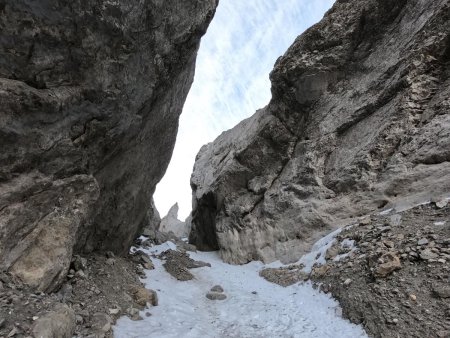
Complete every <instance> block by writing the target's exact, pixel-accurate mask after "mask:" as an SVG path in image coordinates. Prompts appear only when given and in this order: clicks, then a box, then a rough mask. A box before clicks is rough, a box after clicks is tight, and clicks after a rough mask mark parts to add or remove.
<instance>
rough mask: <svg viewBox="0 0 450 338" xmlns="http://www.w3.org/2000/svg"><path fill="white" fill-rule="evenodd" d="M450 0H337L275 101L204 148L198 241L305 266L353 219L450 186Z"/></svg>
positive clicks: (196, 193)
mask: <svg viewBox="0 0 450 338" xmlns="http://www.w3.org/2000/svg"><path fill="white" fill-rule="evenodd" d="M449 32H450V2H449V1H448V0H437V1H429V0H410V1H407V0H402V1H389V0H359V1H348V0H338V1H336V3H335V5H334V6H333V8H332V9H331V10H329V11H328V12H327V13H326V15H325V17H324V18H323V20H322V21H321V22H319V23H318V24H316V25H315V26H313V27H311V28H310V29H309V30H307V31H306V32H305V33H304V34H302V35H301V36H299V37H298V38H297V39H296V41H295V42H294V44H293V45H292V46H291V47H290V48H289V49H288V51H287V52H286V53H285V55H283V56H282V57H281V58H279V59H278V60H277V62H276V64H275V68H274V70H273V72H272V73H271V75H270V78H271V81H272V100H271V101H270V103H269V104H268V106H266V107H265V108H263V109H261V110H259V111H257V112H256V114H255V115H253V116H252V117H250V118H249V119H247V120H244V121H242V122H241V123H240V124H238V125H237V126H236V127H234V128H233V129H231V130H229V131H226V132H224V133H223V134H222V135H220V136H219V137H218V138H217V139H216V140H215V141H214V142H212V143H210V144H207V145H205V146H203V147H202V149H201V150H200V152H199V154H198V156H197V159H196V163H195V167H194V172H193V174H192V178H191V185H192V189H193V205H194V209H193V214H192V231H191V234H190V242H191V243H193V244H195V245H197V247H199V248H200V249H206V250H209V249H219V250H220V251H221V255H222V257H223V259H224V260H225V261H227V262H232V263H245V262H248V261H251V260H258V259H261V260H264V261H272V260H275V259H281V260H282V261H295V260H296V259H298V258H299V256H300V255H301V254H303V253H304V252H305V251H307V250H308V249H309V248H310V246H311V244H312V243H314V242H315V240H316V239H318V238H319V237H321V236H322V235H323V234H324V233H327V232H329V231H330V230H331V229H333V228H335V227H338V226H339V225H340V224H343V223H345V221H346V220H347V219H349V218H351V217H355V216H360V215H364V214H367V213H370V212H373V211H374V210H377V209H381V208H383V207H387V206H389V205H391V204H394V203H396V202H398V201H402V200H405V199H407V200H408V202H409V203H414V202H417V201H421V200H425V199H428V198H429V197H430V196H434V197H437V198H439V196H443V195H445V194H446V193H447V192H450V100H449V98H450V33H449Z"/></svg>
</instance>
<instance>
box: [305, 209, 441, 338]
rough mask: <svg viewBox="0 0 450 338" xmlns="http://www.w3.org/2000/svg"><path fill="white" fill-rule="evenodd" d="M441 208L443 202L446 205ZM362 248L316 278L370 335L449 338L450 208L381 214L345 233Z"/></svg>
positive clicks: (346, 314) (343, 234)
mask: <svg viewBox="0 0 450 338" xmlns="http://www.w3.org/2000/svg"><path fill="white" fill-rule="evenodd" d="M441 206H442V205H441ZM350 240H354V241H355V245H356V250H352V252H350V254H349V255H348V256H347V257H344V258H342V259H340V260H339V261H334V256H335V255H328V256H327V258H328V259H327V264H326V265H323V266H320V267H316V268H315V269H313V272H312V273H311V278H312V279H313V280H314V281H315V285H316V286H317V287H319V288H320V290H322V291H324V292H326V293H328V292H331V294H332V295H333V296H334V297H335V298H336V299H338V300H339V302H340V304H341V306H342V309H343V315H344V317H346V318H348V319H350V320H351V321H352V322H354V323H358V324H363V325H364V327H365V329H366V331H367V333H368V334H369V335H370V336H371V337H386V338H388V337H418V338H419V337H450V301H449V298H448V297H450V289H449V285H450V264H449V263H450V207H449V206H443V207H442V208H438V207H437V206H436V205H435V204H432V205H424V206H419V207H416V208H414V209H411V210H408V211H405V212H402V213H399V214H393V215H386V216H381V215H375V216H371V217H370V218H367V219H365V220H363V221H361V222H360V223H359V224H356V225H355V226H353V227H350V228H347V229H345V230H344V231H343V232H341V233H340V234H339V235H338V237H337V243H336V244H337V245H338V246H340V245H342V243H345V242H348V241H350Z"/></svg>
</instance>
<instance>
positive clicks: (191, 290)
mask: <svg viewBox="0 0 450 338" xmlns="http://www.w3.org/2000/svg"><path fill="white" fill-rule="evenodd" d="M167 249H175V245H173V244H172V243H171V242H168V243H165V244H162V245H159V246H154V247H152V248H151V249H149V250H146V251H147V253H148V254H150V255H152V254H156V253H160V252H162V251H164V250H167ZM189 254H190V256H191V257H192V258H193V259H195V260H200V261H204V262H209V263H210V264H211V267H203V268H198V269H195V270H192V272H193V274H194V275H195V278H194V279H193V280H191V281H185V282H180V281H177V280H176V279H175V278H173V277H172V276H171V275H169V274H168V273H167V272H166V271H165V270H164V267H163V266H162V263H163V262H162V261H160V260H159V259H154V264H155V269H154V270H151V271H147V278H146V279H145V283H146V286H147V287H148V288H151V289H154V290H157V292H158V296H159V306H157V307H153V308H151V309H150V310H149V311H145V312H151V314H152V315H151V316H149V317H147V316H146V315H145V313H142V317H143V318H144V319H143V320H141V321H131V320H130V319H129V318H127V317H123V318H121V319H120V320H119V321H118V323H117V325H116V326H115V329H114V335H115V337H116V338H127V337H128V338H131V337H133V338H135V337H136V338H137V337H142V338H144V337H155V338H156V337H157V338H169V337H174V338H175V337H176V338H179V337H192V338H197V337H208V338H209V337H211V338H213V337H214V338H215V337H217V338H222V337H240V338H244V337H248V338H259V337H261V338H262V337H264V338H267V337H301V338H308V337H311V338H312V337H314V338H320V337H340V338H346V337H348V338H350V337H351V338H356V337H366V334H365V332H364V330H363V329H362V328H361V327H360V326H357V325H353V324H351V323H350V322H348V321H347V320H345V319H343V318H342V317H341V316H340V313H341V310H340V308H339V305H338V303H337V302H336V301H335V300H333V299H332V298H331V297H330V296H328V295H325V294H323V293H319V292H318V291H316V290H314V289H313V288H312V286H311V284H309V283H304V284H296V285H292V286H289V287H286V288H284V287H281V286H279V285H276V284H272V283H270V282H268V281H266V280H264V279H263V278H261V277H260V276H259V271H260V270H261V269H262V268H264V267H265V265H264V264H262V263H261V262H252V263H249V264H246V265H241V266H236V265H229V264H226V263H223V262H222V261H221V260H220V257H219V256H218V254H217V253H214V252H209V253H207V252H197V253H195V252H191V253H189ZM271 266H272V265H271ZM216 284H220V285H221V286H222V287H223V288H224V290H225V294H226V295H227V299H225V300H223V301H218V300H217V301H212V300H209V299H207V298H206V297H205V295H206V293H207V292H208V291H209V290H210V288H211V287H212V286H214V285H216Z"/></svg>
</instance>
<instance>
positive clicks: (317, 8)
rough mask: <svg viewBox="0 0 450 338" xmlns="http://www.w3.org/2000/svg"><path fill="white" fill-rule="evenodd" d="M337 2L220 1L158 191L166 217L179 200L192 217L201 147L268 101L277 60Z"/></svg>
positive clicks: (157, 198)
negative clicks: (192, 184)
mask: <svg viewBox="0 0 450 338" xmlns="http://www.w3.org/2000/svg"><path fill="white" fill-rule="evenodd" d="M333 2H334V1H333V0H315V1H306V0H245V1H244V0H221V1H220V4H219V8H218V9H217V12H216V16H215V18H214V20H213V22H212V23H211V25H210V27H209V29H208V32H207V33H206V35H205V37H204V38H203V40H202V43H201V47H200V51H199V54H198V58H197V67H196V75H195V80H194V83H193V85H192V88H191V91H190V92H189V95H188V98H187V100H186V103H185V106H184V109H183V114H182V115H181V118H180V127H179V132H178V136H177V143H176V145H175V149H174V153H173V156H172V160H171V163H170V165H169V168H168V170H167V172H166V175H165V176H164V178H163V179H162V180H161V182H160V183H159V184H158V186H157V189H156V193H155V203H156V206H157V208H158V210H159V211H160V213H161V216H163V215H165V214H166V213H167V211H168V210H169V208H170V207H171V206H172V205H173V204H174V203H175V202H178V204H179V206H180V214H179V217H180V218H185V217H187V216H188V214H189V212H190V211H191V189H190V185H189V179H190V175H191V172H192V168H193V165H194V160H195V156H196V155H197V152H198V151H199V149H200V147H201V146H202V145H204V144H206V143H208V142H211V141H213V140H214V139H215V138H216V137H217V136H218V135H219V134H220V133H221V132H222V131H224V130H227V129H230V128H232V127H233V126H235V125H236V124H237V123H238V122H239V121H241V120H243V119H245V118H247V117H248V116H250V115H252V114H253V113H254V112H255V111H256V110H257V109H259V108H262V107H263V106H265V105H266V104H267V103H268V102H269V100H270V81H269V73H270V71H271V70H272V68H273V65H274V63H275V61H276V59H277V58H278V57H279V56H280V55H282V54H283V53H284V52H285V51H286V49H287V48H288V47H289V46H290V45H291V44H292V42H293V41H294V39H295V38H296V37H297V36H298V35H299V34H300V33H302V32H303V31H304V30H305V29H307V28H308V27H310V26H311V25H313V24H314V23H316V22H317V21H319V20H320V19H321V18H322V16H323V14H324V13H325V11H326V10H327V9H328V8H330V7H331V5H332V3H333Z"/></svg>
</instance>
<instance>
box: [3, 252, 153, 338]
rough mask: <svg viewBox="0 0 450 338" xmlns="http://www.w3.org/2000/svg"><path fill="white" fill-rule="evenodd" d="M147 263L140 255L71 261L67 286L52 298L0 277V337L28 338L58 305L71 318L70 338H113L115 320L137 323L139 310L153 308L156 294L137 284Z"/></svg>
mask: <svg viewBox="0 0 450 338" xmlns="http://www.w3.org/2000/svg"><path fill="white" fill-rule="evenodd" d="M149 261H150V260H149V258H148V257H146V258H144V257H142V252H140V253H138V254H137V255H129V256H127V257H114V256H113V255H112V254H111V253H108V254H107V255H99V254H93V255H90V256H87V257H81V256H75V257H74V260H73V262H72V264H71V269H70V271H69V273H68V276H67V280H66V282H65V284H64V285H63V286H62V287H61V289H60V290H59V291H58V292H56V293H52V294H45V293H33V291H32V290H30V289H28V288H27V286H26V285H23V284H22V283H21V282H20V280H17V279H15V278H13V277H12V276H11V275H9V274H8V273H0V337H31V336H32V335H33V333H32V331H33V327H34V326H35V325H36V323H37V322H38V321H39V319H40V318H43V317H45V316H48V314H49V313H54V312H55V311H57V310H55V309H58V308H60V307H61V304H65V305H67V306H68V307H69V308H70V309H72V310H73V311H74V313H75V323H74V325H76V326H75V332H74V337H96V338H97V337H112V331H111V328H112V325H113V324H114V323H115V321H116V320H117V318H119V317H120V316H123V315H127V316H129V317H130V318H131V319H133V320H138V319H140V317H139V310H143V309H144V308H145V307H147V306H151V304H157V296H156V293H155V292H154V291H150V292H145V289H144V288H143V284H142V283H141V282H140V281H139V276H142V275H143V274H144V271H143V266H142V265H143V264H144V265H147V266H149V264H150V263H151V261H150V263H149ZM145 303H147V304H146V305H145Z"/></svg>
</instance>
